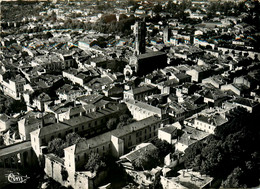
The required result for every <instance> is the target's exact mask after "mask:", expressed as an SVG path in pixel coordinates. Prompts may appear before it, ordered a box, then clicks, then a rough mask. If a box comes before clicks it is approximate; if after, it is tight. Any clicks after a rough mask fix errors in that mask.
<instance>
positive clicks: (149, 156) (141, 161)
mask: <svg viewBox="0 0 260 189" xmlns="http://www.w3.org/2000/svg"><path fill="white" fill-rule="evenodd" d="M158 154H159V151H158V149H154V150H150V151H147V150H144V151H141V154H140V155H139V156H138V157H137V158H136V159H135V160H134V161H133V162H132V164H133V166H134V167H135V168H136V169H138V170H150V169H152V168H154V167H156V166H157V165H158V164H159V163H160V159H159V156H158Z"/></svg>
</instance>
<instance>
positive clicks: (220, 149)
mask: <svg viewBox="0 0 260 189" xmlns="http://www.w3.org/2000/svg"><path fill="white" fill-rule="evenodd" d="M259 121H260V112H256V113H253V114H249V113H247V114H246V113H243V114H241V115H238V116H236V117H235V118H233V120H232V121H231V122H229V124H227V125H225V126H223V127H219V128H218V127H217V130H216V135H210V136H209V137H207V138H206V139H205V140H203V141H198V142H196V143H194V144H192V145H191V146H189V147H188V148H187V149H186V150H185V154H184V157H183V159H184V165H185V167H186V168H193V169H194V170H196V171H200V172H201V173H203V174H204V173H205V174H209V175H211V176H213V177H215V178H218V179H221V180H223V183H222V185H223V186H224V187H232V188H235V187H245V186H246V187H253V186H256V185H259V177H260V172H259V170H260V166H259V163H260V162H259V159H260V158H259V157H260V156H259V154H260V149H259V147H258V145H257V144H259V143H260V128H259V127H258V125H257V124H256V123H259Z"/></svg>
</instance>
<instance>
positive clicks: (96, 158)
mask: <svg viewBox="0 0 260 189" xmlns="http://www.w3.org/2000/svg"><path fill="white" fill-rule="evenodd" d="M105 167H106V163H105V162H104V161H103V159H102V158H101V156H100V155H99V154H98V153H95V152H92V153H90V154H89V156H88V162H87V164H86V165H85V169H86V170H87V171H91V172H98V171H100V170H102V169H103V168H105Z"/></svg>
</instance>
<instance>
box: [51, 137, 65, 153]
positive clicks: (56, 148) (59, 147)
mask: <svg viewBox="0 0 260 189" xmlns="http://www.w3.org/2000/svg"><path fill="white" fill-rule="evenodd" d="M65 146H66V147H67V145H65V142H64V141H63V140H62V139H61V138H55V139H53V140H51V141H50V142H49V143H48V152H49V153H54V154H56V155H57V156H59V157H63V156H64V151H63V149H64V148H65Z"/></svg>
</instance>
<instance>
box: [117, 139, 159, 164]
mask: <svg viewBox="0 0 260 189" xmlns="http://www.w3.org/2000/svg"><path fill="white" fill-rule="evenodd" d="M136 148H138V149H135V150H133V151H131V152H129V153H128V154H125V155H123V156H121V157H120V159H127V160H128V161H130V162H132V161H134V160H135V159H137V158H138V157H139V156H141V155H142V154H143V152H144V151H152V150H156V149H157V148H156V147H155V146H154V145H153V144H152V143H142V144H140V145H138V146H137V147H136Z"/></svg>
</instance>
